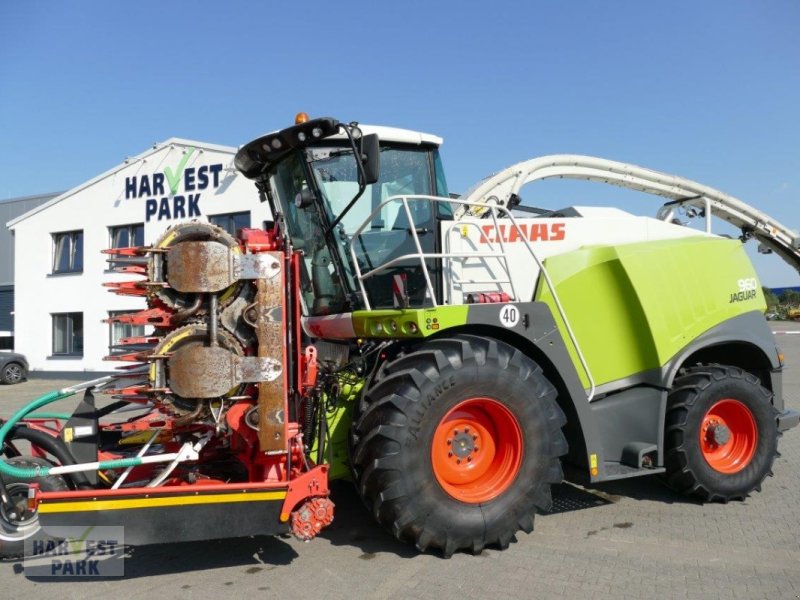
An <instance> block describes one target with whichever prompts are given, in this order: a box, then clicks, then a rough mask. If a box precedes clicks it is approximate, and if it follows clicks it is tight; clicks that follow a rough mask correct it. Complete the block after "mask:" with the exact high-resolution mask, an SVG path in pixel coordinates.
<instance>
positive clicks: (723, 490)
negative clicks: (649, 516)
mask: <svg viewBox="0 0 800 600" xmlns="http://www.w3.org/2000/svg"><path fill="white" fill-rule="evenodd" d="M771 400H772V393H771V392H770V391H769V390H768V389H766V388H764V387H763V386H762V385H761V384H760V382H759V379H758V378H757V377H756V376H755V375H753V374H751V373H748V372H746V371H743V370H742V369H739V368H737V367H727V366H720V365H708V366H701V367H694V368H691V369H689V370H687V372H686V373H685V374H684V375H682V376H680V377H678V378H676V379H675V382H674V384H673V390H672V392H671V393H670V395H669V400H668V406H667V415H666V452H665V457H664V462H665V467H666V479H667V483H668V484H669V485H670V486H671V487H672V488H673V489H675V490H676V491H678V492H680V493H683V494H687V495H691V496H695V497H697V498H700V499H702V500H704V501H721V502H728V501H729V500H743V499H744V498H745V497H746V496H747V495H749V494H750V493H752V492H753V491H761V483H762V482H763V481H764V479H765V478H766V477H767V475H771V474H772V471H771V469H772V463H773V462H774V460H775V456H776V454H777V446H778V436H779V433H778V427H777V422H776V420H775V417H776V415H777V411H776V410H775V408H774V407H773V406H772V402H771Z"/></svg>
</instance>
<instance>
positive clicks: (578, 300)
mask: <svg viewBox="0 0 800 600" xmlns="http://www.w3.org/2000/svg"><path fill="white" fill-rule="evenodd" d="M545 266H546V268H547V269H548V273H549V274H550V277H551V279H552V281H553V283H554V285H555V287H556V291H557V292H558V296H559V298H560V300H561V303H562V306H563V307H564V310H565V312H566V314H567V317H568V319H569V322H570V325H571V326H572V329H573V331H574V332H575V335H576V337H577V339H578V343H579V344H580V346H581V350H582V352H583V353H584V356H585V357H586V360H587V362H588V363H589V367H590V370H591V373H592V376H593V378H594V382H595V385H597V386H601V385H603V384H605V383H609V382H612V381H616V380H621V379H625V378H626V377H630V376H631V375H634V374H637V373H641V372H643V371H647V370H650V369H660V368H661V367H662V366H663V365H665V364H666V363H667V362H668V361H669V360H670V359H671V358H672V357H674V356H675V355H676V354H677V353H678V352H680V351H681V349H683V348H684V347H686V346H687V345H688V344H689V343H690V342H691V341H692V340H694V339H695V338H697V337H698V336H700V335H701V334H703V333H704V332H706V331H708V330H710V329H712V328H713V327H714V326H716V325H718V324H719V323H722V322H723V321H726V320H728V319H731V318H733V317H736V316H738V315H741V314H744V313H747V312H751V311H761V312H763V311H764V309H765V308H766V304H765V302H764V297H763V294H762V292H761V286H760V284H759V282H758V279H757V276H756V273H755V270H754V269H753V266H752V264H751V263H750V260H749V259H748V257H747V255H746V254H745V252H744V249H743V248H742V244H741V243H740V242H739V241H737V240H728V239H722V238H706V237H692V238H687V239H683V240H665V241H657V242H646V243H638V244H627V245H622V246H605V247H594V248H583V249H581V250H577V251H575V252H571V253H568V254H564V255H560V256H553V257H550V258H548V259H547V260H546V262H545ZM536 299H538V300H541V301H542V302H545V303H546V304H548V305H549V306H550V307H551V309H552V310H553V313H554V314H555V315H556V321H557V323H558V324H559V328H560V329H561V331H562V332H563V335H564V337H565V342H566V343H567V346H568V348H569V352H570V355H571V356H572V359H573V361H574V362H575V364H576V365H577V364H579V363H578V361H577V355H576V354H575V349H574V348H573V346H572V344H571V342H570V341H569V338H568V336H567V335H566V330H565V329H564V328H563V322H562V320H561V317H560V315H558V311H557V309H556V306H555V302H554V300H553V298H552V295H551V294H550V292H549V290H548V288H547V286H546V285H545V284H544V281H542V280H540V282H539V286H538V289H537V292H536ZM578 372H579V376H580V377H581V381H582V383H583V385H584V386H585V387H588V386H589V381H588V379H587V378H586V376H585V375H584V373H583V372H582V370H580V369H579V371H578Z"/></svg>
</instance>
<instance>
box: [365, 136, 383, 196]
mask: <svg viewBox="0 0 800 600" xmlns="http://www.w3.org/2000/svg"><path fill="white" fill-rule="evenodd" d="M361 160H362V162H363V164H364V174H365V175H366V176H367V181H366V184H367V185H369V184H371V183H376V182H377V181H378V179H380V176H381V148H380V144H379V143H378V134H377V133H371V134H369V135H365V136H363V137H362V138H361Z"/></svg>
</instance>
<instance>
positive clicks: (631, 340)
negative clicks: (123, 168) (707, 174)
mask: <svg viewBox="0 0 800 600" xmlns="http://www.w3.org/2000/svg"><path fill="white" fill-rule="evenodd" d="M316 121H320V122H323V121H324V119H320V120H316ZM316 121H314V122H312V124H314V123H315V122H316ZM302 127H303V126H297V127H295V128H289V129H287V130H283V131H281V132H276V133H275V134H270V135H268V136H264V137H263V138H259V140H256V141H254V142H252V143H251V144H250V145H248V146H247V147H245V149H243V151H240V156H242V155H243V153H244V154H246V153H247V152H248V151H249V152H250V155H249V157H248V156H245V157H244V158H245V160H242V159H241V158H239V157H237V166H238V167H239V169H240V170H242V171H243V172H244V173H245V174H248V173H249V176H254V174H255V173H256V170H257V168H260V169H262V171H261V172H270V173H271V175H270V177H269V184H268V185H267V184H266V182H265V181H264V179H262V186H263V188H262V192H263V193H264V194H265V195H266V196H268V197H269V199H270V201H271V203H272V205H273V206H274V208H275V210H276V212H277V213H278V215H277V216H278V218H279V219H280V220H281V222H282V223H283V227H284V230H285V231H287V232H288V235H287V243H289V244H290V245H291V246H292V248H293V249H295V250H301V251H302V252H303V254H304V269H305V273H304V278H305V281H306V284H305V285H304V287H303V292H304V293H303V294H302V296H303V300H304V306H305V308H304V315H303V319H302V323H303V328H304V331H305V333H306V334H307V335H308V336H310V337H311V338H315V339H318V340H324V341H325V342H334V344H335V343H336V342H337V341H338V342H343V343H351V344H352V343H353V342H354V341H355V340H385V341H387V342H391V343H393V344H395V345H400V346H401V347H402V346H404V345H406V346H408V347H413V346H414V345H416V344H420V343H422V342H423V341H424V340H426V339H428V338H432V337H434V336H442V335H452V334H456V333H471V334H478V335H483V336H487V337H493V338H496V339H499V340H502V341H504V342H506V343H508V344H511V345H512V346H514V347H516V348H519V349H521V350H522V351H523V352H524V353H525V354H527V355H528V356H530V357H532V358H533V359H534V360H535V361H536V363H537V364H539V365H541V366H542V368H543V369H544V371H545V373H546V375H547V377H548V379H549V380H550V381H551V382H552V383H553V384H554V385H555V386H556V388H557V389H558V393H559V396H558V403H559V406H560V407H561V408H562V410H563V411H564V412H565V413H566V415H567V425H566V428H565V432H566V434H567V439H568V440H569V447H570V450H569V454H568V456H567V457H566V460H565V464H566V465H568V466H571V467H573V468H572V469H568V470H567V471H566V474H567V476H568V477H571V478H574V479H577V480H582V481H591V482H597V481H604V480H611V479H619V478H623V477H630V476H636V475H643V474H651V473H656V472H660V471H663V465H664V435H665V432H664V428H665V427H664V416H665V411H666V404H667V394H668V392H669V390H670V386H671V384H672V381H673V380H674V378H675V377H676V375H677V373H678V371H679V370H680V369H681V368H683V367H685V366H688V365H692V364H695V363H698V362H702V363H720V364H726V365H734V366H738V367H742V368H744V369H746V370H747V371H749V372H751V373H755V374H757V375H758V377H759V379H760V380H761V383H762V385H763V386H764V387H766V388H768V389H769V390H771V391H772V392H773V394H774V400H773V403H774V406H775V408H776V409H777V412H778V417H777V419H778V428H779V430H785V429H788V428H790V427H793V426H795V425H796V424H797V422H798V414H797V413H795V412H794V411H790V410H786V409H785V408H784V406H783V396H782V387H781V370H782V367H783V365H782V358H781V355H780V353H779V350H778V348H777V347H776V344H775V341H774V339H773V334H772V333H771V331H770V329H769V328H768V326H767V323H766V320H765V318H764V316H763V315H764V311H765V308H766V306H765V302H764V297H763V294H762V291H761V285H760V283H759V280H758V276H757V274H756V272H755V270H754V268H753V265H752V263H751V261H750V260H749V258H748V256H747V254H746V253H745V250H744V247H743V246H744V243H743V242H745V241H747V240H748V239H750V238H756V239H757V240H758V241H759V242H760V244H761V249H762V250H763V251H771V252H775V253H777V254H779V255H780V256H781V257H782V258H784V259H785V260H787V261H788V262H789V263H790V264H792V265H793V266H794V267H795V268H798V265H800V250H798V247H799V246H800V244H799V243H798V242H799V240H798V237H797V234H796V233H794V232H793V231H791V230H789V229H788V228H786V227H784V226H783V225H781V224H780V223H777V222H776V221H775V220H774V219H771V218H769V217H768V216H767V215H764V214H763V213H760V212H759V211H757V210H756V209H753V208H752V207H750V206H748V205H746V204H745V203H743V202H741V201H739V200H737V199H735V198H732V197H730V196H727V195H725V194H723V193H721V192H719V191H717V190H713V189H711V188H708V187H706V186H702V185H700V184H697V183H695V182H692V181H689V180H685V179H682V178H679V177H674V176H671V175H666V174H662V173H658V172H656V171H651V170H649V169H643V168H640V167H636V166H634V165H628V164H623V163H618V162H614V161H609V160H605V159H600V158H595V157H587V156H577V155H558V156H547V157H542V158H537V159H533V160H530V161H526V162H523V163H519V164H517V165H514V166H512V167H510V168H508V169H506V170H504V171H502V172H500V173H498V174H496V175H494V176H492V177H489V178H487V179H485V180H483V181H481V182H480V183H478V184H477V185H476V186H475V187H474V188H473V189H472V190H470V191H469V192H468V193H467V194H465V195H464V196H462V197H459V198H452V197H450V196H449V195H448V191H447V187H446V184H445V179H444V174H443V172H442V167H441V162H440V159H439V154H438V146H439V145H440V143H441V139H440V138H437V137H436V136H432V135H429V134H423V133H418V132H410V131H406V130H397V129H392V128H374V127H369V126H365V125H359V126H358V129H359V130H360V132H359V133H360V134H361V135H362V136H364V139H366V138H367V137H369V136H370V134H377V136H378V138H379V146H380V177H379V179H377V181H375V182H374V183H371V184H369V185H362V184H363V180H362V179H360V178H359V177H360V176H359V172H358V169H357V168H356V165H355V163H356V161H354V160H353V158H352V151H351V149H350V148H351V145H350V141H351V140H348V139H347V137H346V136H344V135H342V134H341V133H340V134H338V135H337V134H327V135H326V131H325V128H326V124H325V123H324V122H323V123H322V124H321V125H318V127H321V129H320V133H321V135H320V136H319V139H318V141H316V142H312V143H310V144H309V145H308V146H305V145H301V144H299V143H297V144H295V146H296V148H295V150H296V149H298V148H300V149H302V151H303V152H305V154H304V157H305V164H303V160H301V159H299V158H292V157H291V156H289V155H288V154H281V155H280V156H279V157H277V158H276V157H274V156H273V157H270V156H268V155H267V154H268V152H270V151H273V150H274V148H275V147H276V146H275V142H274V141H273V140H274V139H278V140H281V143H283V144H284V145H285V144H286V142H287V141H289V144H288V145H290V146H291V145H292V143H291V138H290V136H292V135H296V134H297V132H298V130H299V129H298V128H302ZM329 129H330V128H329ZM270 136H272V137H270ZM257 144H261V145H262V146H261V147H263V148H268V149H270V150H265V151H264V152H261V150H259V146H258V145H257ZM251 159H252V164H250V162H248V161H249V160H251ZM264 165H266V166H264ZM254 178H255V176H254ZM546 178H575V179H584V180H591V181H597V182H600V183H605V184H611V185H617V186H621V187H626V188H630V189H634V190H638V191H641V192H643V193H644V194H650V195H655V196H660V197H662V198H665V199H666V204H664V205H663V207H661V209H660V210H659V211H658V215H657V216H656V217H654V218H649V217H641V216H635V215H632V214H629V213H627V212H624V211H622V210H619V209H616V208H593V207H580V206H575V207H569V208H565V209H562V210H557V211H542V210H538V211H534V212H531V211H530V210H525V207H523V206H517V204H518V203H519V195H518V194H519V191H520V188H521V187H522V186H523V185H526V184H529V183H531V182H534V181H536V180H538V179H546ZM362 188H363V189H362ZM354 198H355V200H353V199H354ZM677 211H683V212H685V213H687V214H688V215H689V216H698V215H699V216H702V217H704V218H705V219H706V225H705V227H704V228H702V229H695V228H691V227H688V226H686V225H684V224H680V223H679V222H678V221H677V219H676V218H675V216H676V213H677ZM712 216H717V217H721V218H722V219H724V220H726V221H728V222H729V223H731V224H733V225H735V226H736V227H737V228H739V229H740V231H741V232H742V237H741V238H740V239H730V238H727V237H723V236H717V235H715V234H713V233H712V232H711V227H710V224H711V217H712ZM320 353H321V354H323V353H324V350H322V349H321V350H320ZM367 383H368V382H367ZM344 412H346V411H345V409H343V411H342V412H340V413H338V414H337V415H336V417H335V419H331V428H332V431H333V436H334V446H335V442H336V437H337V435H336V429H337V426H338V427H339V429H340V431H339V435H338V438H339V440H340V442H341V443H344V442H343V441H342V440H344V438H345V435H344V434H343V433H342V432H341V431H342V429H343V428H344V427H346V426H347V421H348V419H347V418H343V414H344ZM345 416H346V415H345ZM340 454H341V455H344V452H341V453H340ZM335 470H336V469H335V468H334V472H335ZM341 470H342V471H344V468H342V469H341Z"/></svg>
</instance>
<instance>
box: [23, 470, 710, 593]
mask: <svg viewBox="0 0 800 600" xmlns="http://www.w3.org/2000/svg"><path fill="white" fill-rule="evenodd" d="M331 497H332V499H333V501H334V503H335V504H336V518H335V520H334V522H333V523H332V524H331V525H330V526H329V527H328V528H326V529H324V530H323V532H322V533H321V534H320V537H321V538H323V539H326V540H328V541H329V542H330V543H331V544H332V545H333V546H350V547H355V548H358V549H360V550H361V551H362V554H361V556H359V558H361V559H363V560H370V559H372V558H374V557H375V556H376V555H377V554H378V553H389V554H393V555H395V556H397V557H400V558H413V557H415V556H417V555H418V554H419V552H418V551H417V549H416V548H414V546H413V545H412V544H408V543H403V542H400V541H398V540H396V539H395V538H394V536H393V535H391V534H390V533H389V532H387V531H385V530H384V529H383V528H382V527H381V526H380V525H378V523H377V522H376V521H375V520H374V519H373V518H372V515H371V514H370V513H369V511H367V509H366V508H365V507H364V505H363V503H362V502H361V499H360V498H359V497H358V494H357V493H356V490H355V488H354V487H353V485H352V484H350V483H348V482H343V481H337V482H333V483H332V484H331ZM623 498H632V499H635V500H650V501H656V502H664V503H668V504H672V503H695V502H694V501H693V500H692V499H690V498H686V497H684V496H681V495H679V494H677V493H675V492H673V491H672V490H671V489H669V488H668V487H666V485H665V484H664V483H663V482H661V481H660V480H658V479H657V478H655V477H646V478H636V479H627V480H621V481H614V482H610V483H604V484H596V485H595V486H594V487H592V488H583V487H580V486H577V485H573V484H570V483H561V484H559V485H555V486H553V507H552V509H551V510H550V511H549V512H548V513H547V514H551V515H552V514H560V513H567V512H573V511H578V510H586V509H591V508H598V507H601V506H607V505H609V504H613V503H616V502H618V501H619V500H621V499H623ZM431 556H436V557H439V558H441V555H440V554H436V553H432V554H431ZM297 557H298V554H297V552H296V551H295V550H294V548H293V547H292V546H291V545H290V544H288V543H287V542H286V541H284V540H283V539H282V538H280V537H253V538H236V539H227V540H212V541H208V542H186V543H180V544H161V545H153V546H139V547H129V548H127V549H126V554H125V557H124V560H125V579H136V578H139V577H151V576H153V575H167V574H175V573H189V572H192V571H202V570H205V569H215V568H220V567H234V566H245V567H246V566H249V568H248V569H247V571H246V572H248V573H257V572H260V571H270V570H272V569H275V568H278V567H279V566H283V565H288V564H291V563H292V561H293V560H294V559H295V558H297ZM14 572H15V573H16V574H18V575H23V574H24V570H23V565H22V562H21V561H16V562H14ZM30 579H31V581H35V582H38V583H57V582H59V581H75V580H76V578H74V577H31V578H30ZM110 579H119V578H117V577H113V578H112V577H105V578H104V577H92V578H81V579H80V580H81V581H84V582H86V581H90V580H91V581H107V580H110Z"/></svg>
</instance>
